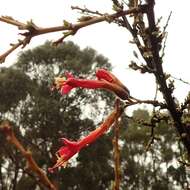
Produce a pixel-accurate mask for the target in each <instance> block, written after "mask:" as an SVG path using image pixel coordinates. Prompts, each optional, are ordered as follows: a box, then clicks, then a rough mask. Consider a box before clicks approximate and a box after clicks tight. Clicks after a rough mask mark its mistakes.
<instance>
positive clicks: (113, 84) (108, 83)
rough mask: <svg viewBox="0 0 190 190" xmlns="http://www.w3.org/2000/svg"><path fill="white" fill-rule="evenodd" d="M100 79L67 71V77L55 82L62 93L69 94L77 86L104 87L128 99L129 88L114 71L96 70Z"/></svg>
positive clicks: (57, 79)
mask: <svg viewBox="0 0 190 190" xmlns="http://www.w3.org/2000/svg"><path fill="white" fill-rule="evenodd" d="M96 76H97V78H98V80H88V79H77V78H74V77H73V76H72V75H71V74H69V73H66V77H67V79H66V80H65V79H64V78H56V79H55V84H56V86H57V89H60V92H61V94H62V95H64V94H67V93H69V92H70V90H72V89H73V88H76V87H81V88H89V89H97V88H102V89H106V90H109V91H112V92H114V93H115V94H116V95H117V96H118V97H120V98H121V99H123V100H128V99H129V97H130V95H129V90H128V89H127V88H126V87H125V86H124V85H123V84H122V83H121V82H120V81H119V79H118V78H117V77H116V76H114V75H113V74H112V73H110V72H109V71H107V70H105V69H99V70H98V71H97V72H96Z"/></svg>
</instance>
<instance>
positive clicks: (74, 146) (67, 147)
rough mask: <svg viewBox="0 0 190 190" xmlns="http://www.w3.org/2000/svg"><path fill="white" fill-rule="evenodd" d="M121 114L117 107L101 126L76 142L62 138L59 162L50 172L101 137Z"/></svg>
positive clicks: (64, 164) (58, 154)
mask: <svg viewBox="0 0 190 190" xmlns="http://www.w3.org/2000/svg"><path fill="white" fill-rule="evenodd" d="M120 115H121V110H118V109H115V110H114V111H113V112H112V113H111V114H110V115H109V116H108V117H107V119H106V120H105V121H104V123H102V125H101V126H100V127H98V128H97V129H95V130H94V131H92V132H91V133H90V134H89V135H87V136H86V137H84V138H83V139H81V140H79V141H77V142H75V141H69V140H67V139H65V138H62V139H61V140H62V142H63V143H64V146H62V147H61V148H60V149H59V150H58V151H57V152H56V156H57V163H56V164H55V165H54V166H53V167H51V168H49V169H48V170H49V172H53V171H54V169H56V168H58V167H60V166H63V167H65V166H66V163H67V161H68V160H69V159H70V158H71V157H72V156H74V155H75V154H76V153H78V152H79V151H80V150H81V149H82V148H84V147H86V146H88V145H89V144H91V143H92V142H94V141H95V140H96V139H97V138H99V137H100V136H101V135H103V134H104V133H105V132H106V131H107V130H108V129H109V128H110V127H111V126H112V124H113V123H114V121H115V119H117V118H118V117H119V116H120Z"/></svg>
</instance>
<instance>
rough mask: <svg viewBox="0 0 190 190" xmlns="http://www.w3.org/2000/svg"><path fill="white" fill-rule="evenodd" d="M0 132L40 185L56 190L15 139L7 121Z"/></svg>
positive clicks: (29, 153) (0, 126) (30, 155)
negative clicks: (23, 159)
mask: <svg viewBox="0 0 190 190" xmlns="http://www.w3.org/2000/svg"><path fill="white" fill-rule="evenodd" d="M0 130H1V131H2V132H3V133H4V134H5V136H6V139H7V141H8V142H9V143H10V144H13V145H14V146H15V147H16V148H17V149H18V150H19V151H20V153H21V154H22V156H23V157H24V158H25V159H26V160H27V166H28V169H30V170H31V171H32V172H33V173H35V174H37V176H38V177H39V180H40V182H41V184H43V185H44V186H46V187H47V188H48V189H50V190H57V189H56V187H55V186H54V185H53V183H52V182H51V181H50V180H49V179H48V177H47V175H46V174H45V173H44V171H43V170H42V169H41V168H40V167H39V166H38V165H37V163H36V162H35V160H34V159H33V157H32V154H31V152H30V151H28V150H26V149H25V148H24V147H23V145H22V144H21V143H20V142H19V140H18V139H17V138H16V136H15V134H14V131H13V129H12V126H11V125H10V123H9V122H8V121H6V122H3V123H2V124H1V125H0Z"/></svg>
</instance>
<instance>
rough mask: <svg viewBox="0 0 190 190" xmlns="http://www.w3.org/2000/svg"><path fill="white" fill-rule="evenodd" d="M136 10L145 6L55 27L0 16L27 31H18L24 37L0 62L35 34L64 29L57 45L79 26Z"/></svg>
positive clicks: (109, 19)
mask: <svg viewBox="0 0 190 190" xmlns="http://www.w3.org/2000/svg"><path fill="white" fill-rule="evenodd" d="M137 12H145V8H144V7H143V6H139V7H135V8H131V9H129V10H122V11H119V12H117V13H114V14H104V15H102V16H94V17H92V18H91V19H90V20H86V21H81V22H78V23H76V24H72V23H69V22H67V21H66V22H64V25H61V26H55V27H47V28H42V27H38V26H36V25H35V24H34V23H33V22H32V21H30V22H28V23H26V24H25V23H22V22H20V21H17V20H15V19H13V18H12V17H8V16H2V17H0V21H1V22H5V23H7V24H11V25H14V26H17V27H18V29H19V30H27V32H24V33H20V35H22V36H24V39H23V40H19V41H18V43H16V44H11V46H12V47H11V48H10V49H9V50H7V51H6V52H5V53H3V54H2V55H0V63H2V62H4V61H5V58H6V57H7V56H8V55H9V54H10V53H12V52H13V51H14V50H15V49H17V48H18V47H20V46H22V48H24V47H25V46H26V45H27V44H29V43H30V41H31V39H32V38H33V37H35V36H39V35H42V34H47V33H52V32H59V31H66V33H65V35H64V37H61V38H60V39H58V40H57V41H56V42H55V44H56V45H57V44H59V43H61V42H62V41H63V39H64V38H65V37H67V36H69V35H74V34H75V33H76V32H77V31H78V30H79V29H80V28H84V27H87V26H89V25H92V24H96V23H99V22H103V21H107V22H112V21H113V20H114V19H116V18H119V17H122V16H124V15H130V14H133V13H137Z"/></svg>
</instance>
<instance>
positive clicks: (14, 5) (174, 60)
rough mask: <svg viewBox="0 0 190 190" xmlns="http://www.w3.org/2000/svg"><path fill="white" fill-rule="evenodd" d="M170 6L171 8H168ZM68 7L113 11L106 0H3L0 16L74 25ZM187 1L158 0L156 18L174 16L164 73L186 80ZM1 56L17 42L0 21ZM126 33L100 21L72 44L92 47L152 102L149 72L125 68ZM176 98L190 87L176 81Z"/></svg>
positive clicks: (34, 41) (13, 31) (134, 92)
mask: <svg viewBox="0 0 190 190" xmlns="http://www.w3.org/2000/svg"><path fill="white" fill-rule="evenodd" d="M169 3H170V4H169ZM71 5H79V6H83V5H86V7H88V8H89V9H92V10H100V11H102V12H112V4H111V1H110V0H96V1H92V0H91V1H89V0H56V1H51V0H41V1H39V0H38V1H37V0H33V1H26V0H1V7H0V14H1V15H8V16H12V17H13V18H15V19H17V20H19V21H23V22H25V21H27V20H30V19H32V20H33V21H34V23H35V24H37V25H39V26H41V27H43V26H44V27H46V26H55V25H61V24H62V23H63V20H64V19H65V20H68V21H71V22H74V21H76V19H77V15H79V14H76V11H73V10H71V8H70V7H71ZM189 7H190V1H189V0H182V1H177V0H176V1H165V0H156V7H155V9H156V16H157V18H158V17H160V16H163V21H162V23H163V24H164V23H165V21H166V19H167V17H168V15H169V13H170V11H172V12H173V14H172V17H171V20H170V23H169V26H168V32H169V35H168V40H167V47H166V56H165V62H164V69H165V70H166V71H167V72H170V73H171V74H172V75H173V76H175V77H178V78H182V79H184V80H186V81H188V82H190V75H189V70H190V69H189V49H190V48H189V43H190V35H189V34H190V24H189V20H188V18H190V11H189ZM0 29H1V30H0V33H1V35H0V41H1V45H0V53H3V52H4V51H5V50H6V49H7V48H8V47H9V44H10V43H13V42H16V39H17V37H18V35H17V34H18V30H17V28H16V27H13V26H10V25H7V24H5V23H0ZM59 37H61V33H56V34H51V35H44V36H39V37H35V38H34V39H32V41H31V43H30V44H29V45H28V46H27V48H32V47H35V46H37V45H40V44H42V43H44V42H45V40H47V39H49V40H56V39H58V38H59ZM131 39H132V38H131V36H130V34H129V33H128V32H127V31H126V30H125V29H122V28H121V27H117V26H116V25H114V24H108V23H100V24H96V25H94V26H90V27H88V28H84V29H81V30H80V31H79V32H78V33H77V34H76V35H75V36H74V37H69V38H68V39H67V40H72V41H74V42H75V43H77V44H78V45H79V46H80V47H81V48H85V47H86V46H90V47H92V48H94V49H96V50H97V52H99V53H101V54H103V55H104V56H106V57H107V58H108V59H109V61H110V62H111V63H112V64H113V66H114V73H115V74H116V75H117V76H118V77H119V78H120V79H121V80H122V81H123V82H124V83H125V84H126V85H127V87H128V88H129V89H130V91H131V94H132V96H135V97H137V98H140V99H153V97H154V93H155V86H154V78H153V77H152V76H150V75H148V74H146V75H140V74H139V73H138V72H135V71H132V70H129V69H128V64H129V63H130V61H131V60H132V59H134V57H133V50H134V45H131V44H129V43H128V42H129V40H131ZM19 51H20V49H19V50H17V51H16V52H15V53H13V54H12V55H11V56H9V57H8V58H7V60H6V62H5V64H9V63H12V62H15V60H16V56H17V54H18V52H19ZM176 86H177V88H176V90H175V94H176V96H177V97H178V99H180V101H182V100H183V99H184V98H185V96H186V95H187V92H188V91H189V88H190V86H189V85H186V84H183V83H181V82H179V81H176Z"/></svg>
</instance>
